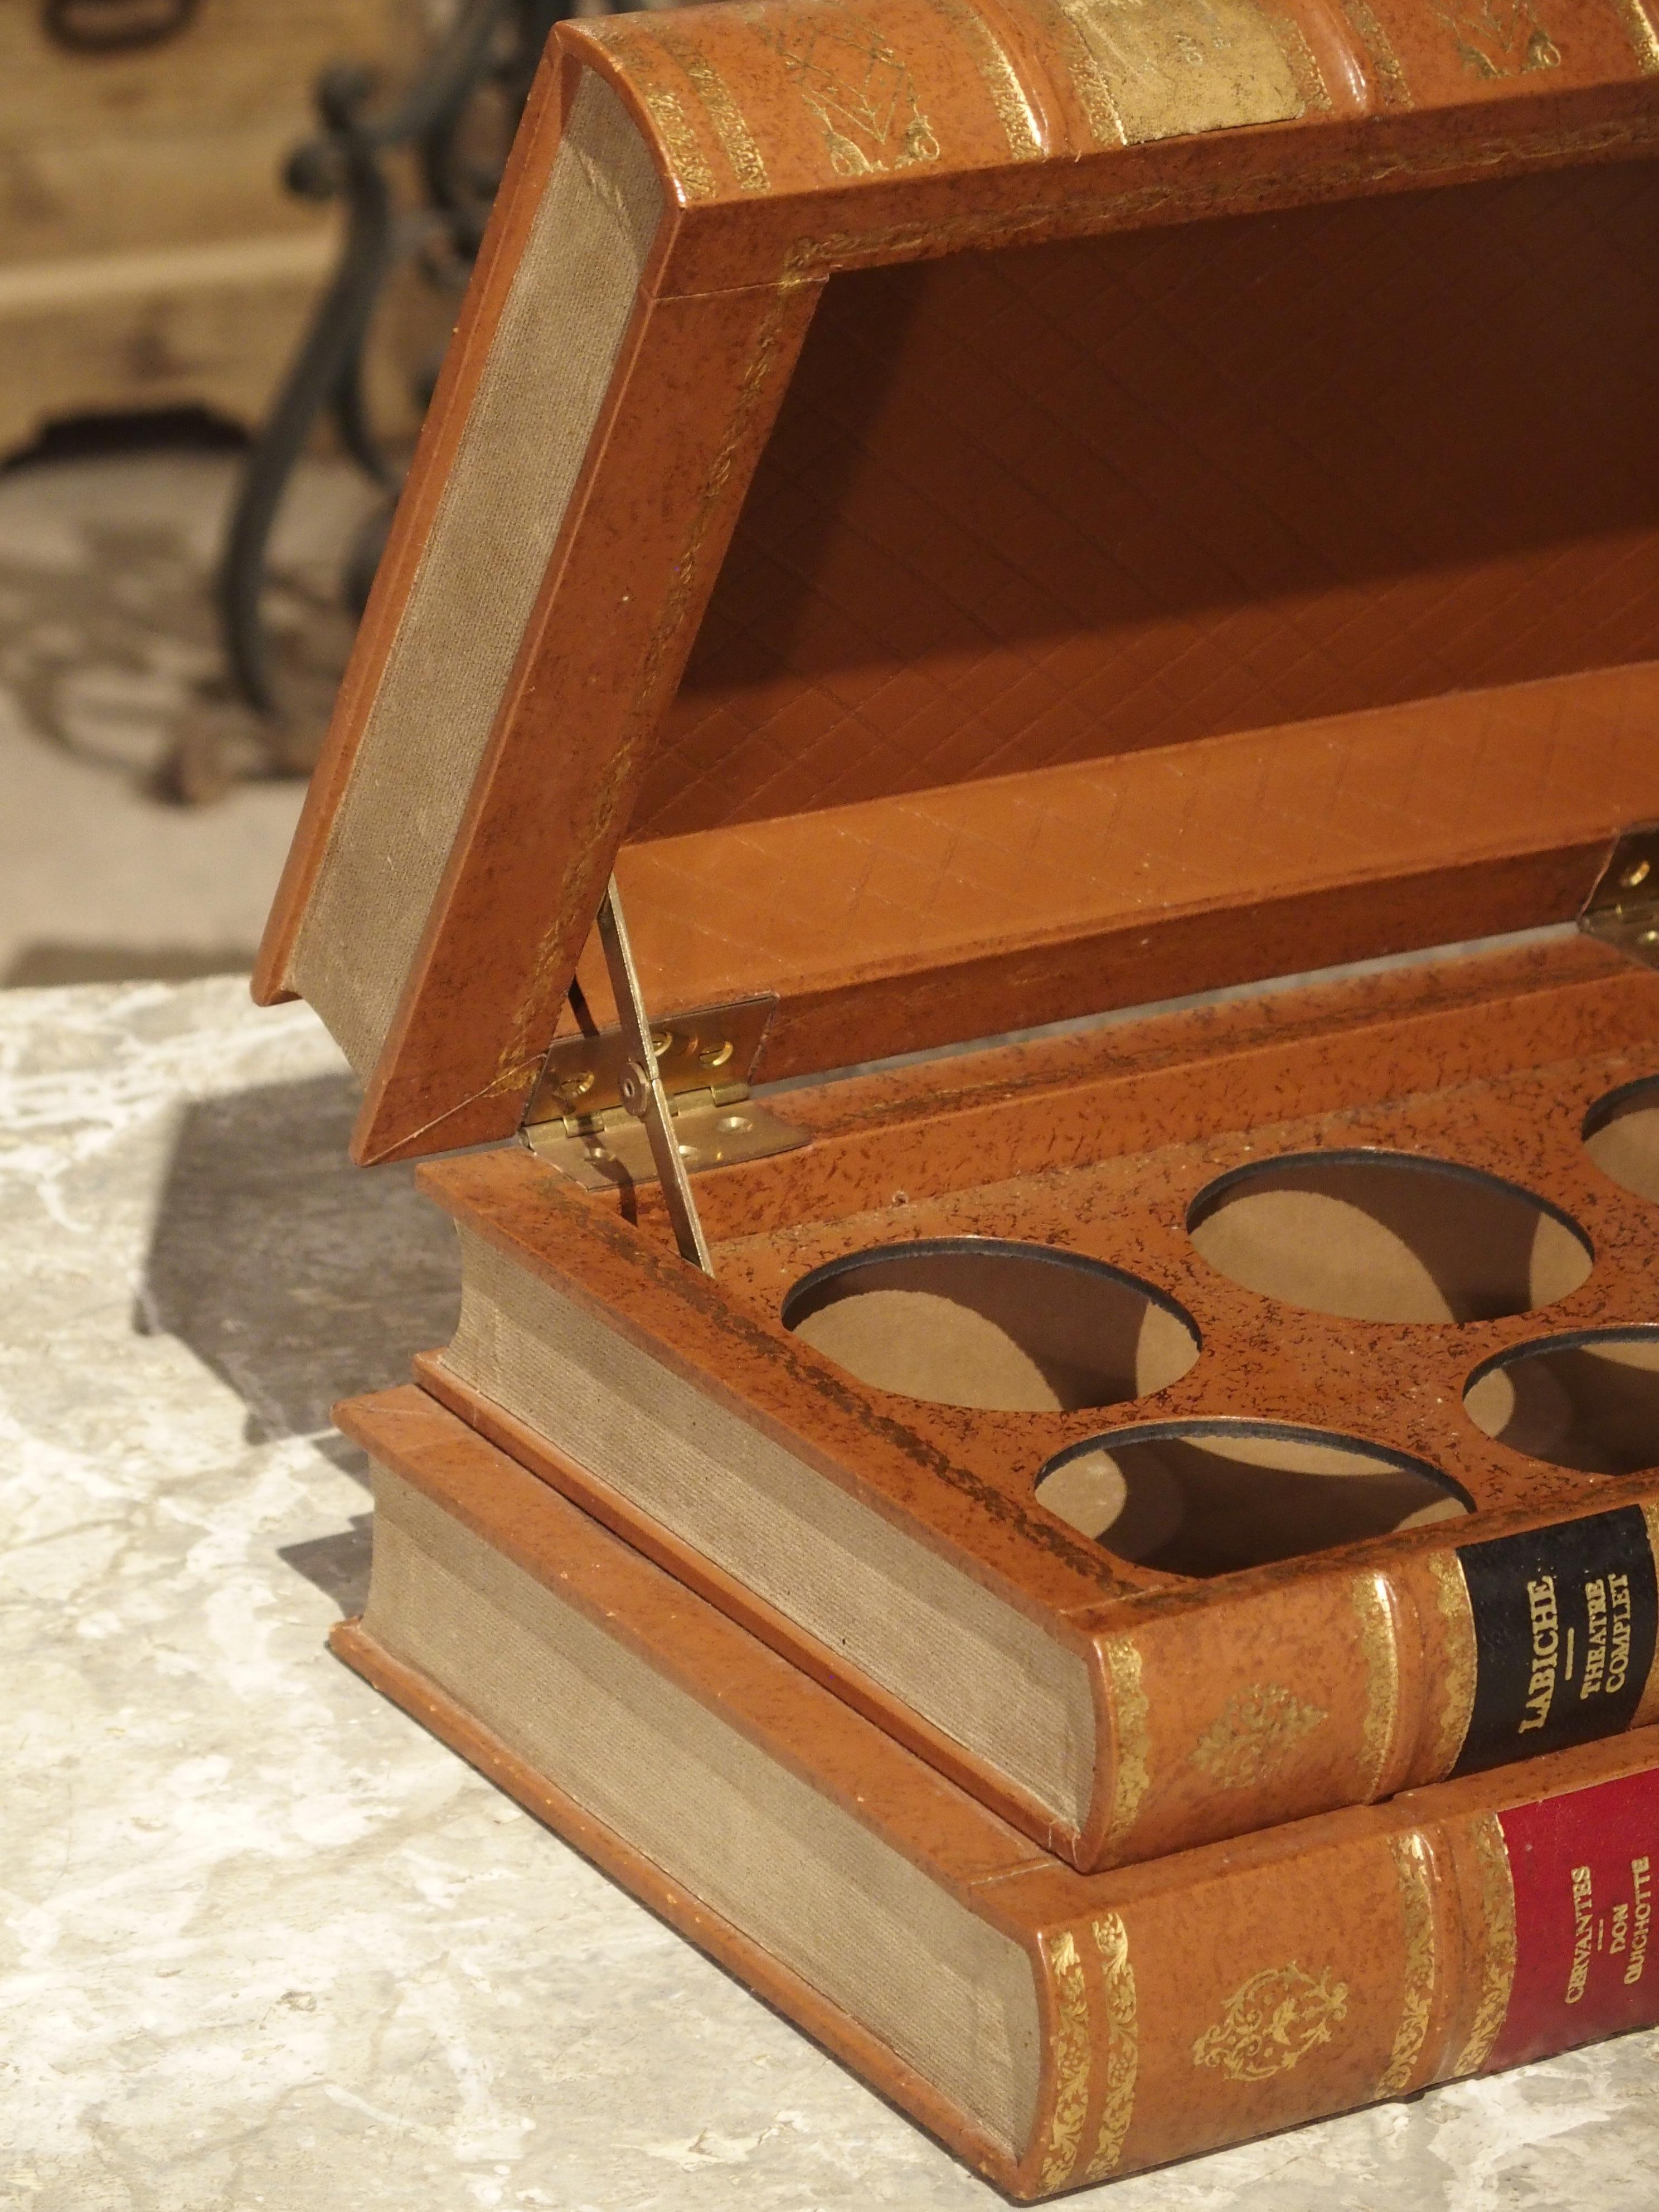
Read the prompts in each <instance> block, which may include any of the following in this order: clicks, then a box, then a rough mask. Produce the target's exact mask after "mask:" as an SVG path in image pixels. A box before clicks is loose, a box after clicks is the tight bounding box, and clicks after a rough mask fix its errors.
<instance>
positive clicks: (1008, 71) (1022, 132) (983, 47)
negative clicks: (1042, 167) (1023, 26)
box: [930, 0, 1043, 161]
mask: <svg viewBox="0 0 1659 2212" xmlns="http://www.w3.org/2000/svg"><path fill="white" fill-rule="evenodd" d="M930 5H932V6H933V8H935V9H937V10H938V12H939V14H940V15H943V16H944V18H945V21H946V22H947V23H949V24H950V25H951V27H952V28H953V29H954V30H956V31H957V33H959V35H960V37H961V39H962V42H963V45H964V46H966V47H967V48H968V51H969V53H971V54H972V56H973V58H974V67H975V69H976V70H978V71H979V75H980V82H981V83H982V84H983V85H984V87H985V89H986V92H987V94H988V95H989V97H990V101H991V105H992V106H993V107H994V108H995V110H996V112H997V120H998V122H999V123H1000V124H1001V125H1002V134H1003V136H1004V137H1005V138H1006V140H1007V141H1008V151H1009V152H1010V153H1011V154H1012V155H1013V157H1014V159H1015V161H1036V158H1037V156H1038V155H1040V154H1041V153H1042V151H1043V144H1042V129H1041V126H1040V125H1039V124H1038V121H1037V118H1036V111H1035V110H1034V109H1033V107H1032V106H1031V103H1030V99H1029V98H1028V97H1027V94H1026V91H1025V88H1024V85H1023V84H1022V83H1021V82H1020V81H1019V74H1018V70H1016V69H1015V67H1014V65H1013V64H1012V61H1010V60H1009V58H1008V55H1007V52H1006V49H1005V48H1004V46H1003V45H1002V42H1001V40H1000V39H998V38H997V36H996V35H995V33H994V32H993V31H992V29H991V27H990V25H989V24H988V23H987V21H986V20H985V18H984V17H983V16H982V15H981V14H980V13H979V12H978V10H977V9H974V8H969V7H966V6H964V5H963V0H930Z"/></svg>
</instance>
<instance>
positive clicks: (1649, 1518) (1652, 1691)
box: [1630, 64, 1659, 1728]
mask: <svg viewBox="0 0 1659 2212" xmlns="http://www.w3.org/2000/svg"><path fill="white" fill-rule="evenodd" d="M1656 66H1659V64H1656ZM1642 1518H1643V1520H1644V1521H1645V1522H1646V1523H1647V1528H1648V1549H1649V1550H1650V1552H1651V1553H1652V1554H1653V1565H1654V1571H1655V1573H1656V1574H1659V1505H1656V1504H1653V1503H1652V1501H1651V1500H1650V1502H1649V1503H1648V1504H1645V1505H1644V1507H1643V1508H1642ZM1656 1720H1659V1644H1656V1645H1655V1646H1654V1653H1653V1659H1652V1662H1651V1664H1650V1666H1649V1668H1648V1679H1647V1680H1646V1682H1645V1683H1644V1685H1643V1689H1642V1694H1641V1697H1640V1698H1639V1699H1638V1701H1637V1706H1636V1711H1635V1712H1634V1713H1633V1714H1632V1717H1631V1723H1630V1724H1631V1726H1632V1728H1646V1727H1648V1726H1649V1725H1650V1723H1652V1722H1654V1721H1656Z"/></svg>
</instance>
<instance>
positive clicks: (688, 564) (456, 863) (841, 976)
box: [256, 0, 1659, 1159]
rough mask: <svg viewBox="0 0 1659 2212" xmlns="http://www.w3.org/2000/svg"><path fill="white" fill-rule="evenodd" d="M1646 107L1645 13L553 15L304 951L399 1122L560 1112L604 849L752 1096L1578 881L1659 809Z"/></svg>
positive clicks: (503, 1121) (323, 798)
mask: <svg viewBox="0 0 1659 2212" xmlns="http://www.w3.org/2000/svg"><path fill="white" fill-rule="evenodd" d="M1500 18H1501V21H1502V23H1503V25H1504V28H1502V29H1500V28H1498V27H1497V26H1498V23H1499V21H1500ZM1656 148H1659V29H1656V20H1655V18H1653V17H1651V16H1650V14H1649V13H1648V10H1647V7H1646V5H1645V4H1644V0H1518V3H1517V5H1516V6H1515V7H1513V8H1509V9H1503V10H1498V11H1492V10H1490V9H1484V8H1481V7H1478V6H1475V5H1473V4H1470V5H1468V6H1465V5H1463V4H1462V0H1274V4H1273V6H1271V7H1269V6H1267V5H1265V4H1258V0H1156V4H1152V0H867V4H862V5H858V6H845V7H844V6H840V5H834V4H830V0H758V4H742V5H736V4H734V5H731V6H716V7H711V8H706V9H692V10H690V11H688V12H686V13H684V14H680V13H675V14H671V15H663V14H642V15H625V16H621V17H617V18H612V19H605V20H600V21H587V22H585V23H582V24H580V25H570V24H567V25H565V26H562V27H561V29H560V32H559V33H558V39H557V46H556V51H555V52H550V63H549V65H548V66H547V67H546V68H544V71H543V74H542V76H541V79H540V80H539V82H538V90H537V93H536V94H535V97H534V98H533V100H532V105H531V107H530V109H529V111H528V113H527V115H526V120H525V123H524V125H523V127H522V129H521V130H520V134H519V137H518V141H517V143H516V146H515V149H514V153H513V161H512V164H511V167H510V169H509V173H508V176H507V181H506V183H505V185H504V186H503V189H502V191H501V195H500V197H499V198H498V202H497V205H496V210H495V216H494V218H493V222H492V225H491V228H490V232H489V238H488V240H487V241H486V244H485V247H484V251H483V254H482V256H481V258H480V260H479V264H478V267H477V272H476V274H475V276H474V279H473V282H472V285H471V290H470V292H469V295H468V299H467V302H466V306H465V312H464V313H463V316H462V319H461V323H460V325H459V330H458V332H457V336H456V338H455V341H454V343H453V345H452V346H451V348H450V350H449V355H448V358H447V362H446V364H445V369H444V374H443V379H442V382H441V386H440V389H439V392H438V395H437V398H436V399H435V403H434V405H433V408H432V410H431V412H430V415H429V417H428V422H427V425H426V428H425V430H424V433H423V435H422V441H421V445H420V449H419V452H418V454H417V456H416V463H415V467H414V470H413V472H412V475H411V477H410V483H409V486H408V489H407V490H406V491H405V493H404V498H403V501H402V503H401V506H400V507H399V511H398V520H397V523H396V526H395V527H394V530H393V533H392V541H391V544H390V545H389V547H388V549H387V552H386V557H385V560H384V562H383V563H382V566H381V570H380V576H379V579H378V580H377V583H376V586H375V591H374V598H373V599H372V601H371V604H370V607H369V610H368V615H367V617H366V618H365V621H364V623H363V625H362V631H361V634H360V636H359V639H358V642H357V647H356V652H355V654H354V657H353V659H352V662H351V665H350V667H349V671H348V672H347V676H346V678H345V681H344V684H343V688H342V691H341V695H340V700H339V703H338V707H337V713H336V716H335V721H334V725H333V728H332V730H331V736H330V739H329V744H328V747H327V749H326V751H325V757H324V760H323V763H322V764H321V766H320V768H319V771H318V773H317V775H316V777H315V779H314V781H313V790H312V793H311V797H310V799H309V801H308V805H307V813H306V816H305V819H304V821H303V823H302V824H301V830H300V833H299V836H298V838H297V839H296V842H295V850H294V854H293V855H292V857H291V859H290V862H289V870H288V872H287V875H286V876H285V878H284V881H283V890H282V891H281V894H280V895H279V898H278V902H277V905H276V910H275V912H274V914H273V916H272V920H271V924H270V929H269V931H268V933H267V937H266V942H265V945H264V951H263V953H262V957H261V966H260V971H259V975H258V977H257V978H256V990H257V992H258V994H259V995H260V996H261V997H262V998H265V999H274V998H278V997H282V996H284V995H289V994H295V993H299V994H302V995H304V996H305V997H307V998H308V999H309V1000H311V1001H312V1002H313V1004H314V1005H315V1006H317V1008H318V1010H319V1012H320V1013H321V1014H322V1016H323V1018H324V1019H325V1022H326V1023H327V1024H328V1025H329V1027H330V1028H331V1030H332V1031H333V1032H334V1034H335V1036H337V1038H338V1040H339V1041H340V1042H341V1043H342V1045H343V1048H345V1050H346V1052H347V1054H348V1056H349V1058H350V1059H351V1060H352V1062H353V1064H354V1066H356V1070H357V1072H358V1073H359V1075H360V1076H361V1077H362V1079H363V1082H364V1084H365V1086H366V1098H365V1103H364V1109H363V1114H362V1120H361V1121H360V1124H359V1127H358V1132H357V1139H356V1152H357V1155H358V1157H359V1158H364V1159H375V1158H396V1157H401V1156H408V1155H410V1154H416V1153H421V1152H436V1151H441V1150H443V1149H446V1148H447V1147H451V1146H459V1145H464V1144H469V1143H475V1142H478V1141H481V1140H483V1139H489V1138H495V1137H501V1136H505V1135H507V1134H509V1133H511V1132H512V1131H513V1129H514V1128H515V1127H517V1126H518V1124H519V1122H520V1118H521V1116H522V1115H523V1113H524V1110H525V1107H526V1099H527V1098H528V1097H529V1096H530V1094H531V1092H532V1090H533V1088H534V1085H535V1083H536V1079H537V1076H538V1070H539V1068H540V1066H541V1064H542V1062H543V1060H544V1055H545V1054H546V1051H547V1049H548V1047H549V1045H550V1042H551V1040H552V1039H553V1037H554V1036H555V1033H556V1030H558V1029H559V1027H560V1026H561V1024H565V1025H568V1024H569V1023H570V1020H571V1014H570V1008H569V1004H568V998H567V993H568V989H569V987H570V985H571V982H572V978H573V973H574V971H576V969H577V965H578V962H579V960H580V963H581V965H580V980H581V985H582V989H583V993H584V994H585V996H586V1000H587V1002H588V1005H589V1006H590V1008H591V1009H592V1013H593V1014H594V1016H595V1017H596V1018H598V1019H599V1020H600V1021H601V1022H604V1021H607V1020H609V1019H610V1018H611V1001H610V999H609V995H608V992H607V989H606V986H605V975H604V969H603V967H602V965H601V964H599V963H598V962H597V961H596V959H595V957H594V954H593V951H592V946H591V945H589V944H588V939H589V933H590V930H591V927H592V921H593V917H594V915H595V912H596V909H597V908H598V906H599V901H600V899H601V897H602V896H603V894H604V892H605V884H606V879H607V877H608V876H609V875H610V873H611V870H612V868H613V866H614V868H615V871H616V874H617V879H618V882H619V884H620V885H621V888H622V890H623V893H624V895H625V899H626V905H627V910H628V914H629V921H630V923H631V927H632V932H633V937H634V941H635V950H636V952H637V955H638V960H639V967H640V972H641V981H642V983H643V986H644V993H645V997H646V1000H647V1004H648V1006H650V1007H651V1008H652V1010H653V1012H661V1013H663V1014H667V1013H670V1012H673V1011H675V1010H677V1009H681V1008H685V1007H690V1006H701V1005H705V1004H709V1003H713V1002H717V1001H722V1000H735V999H739V998H743V997H745V996H748V995H750V994H775V998H776V1001H777V1003H776V1006H775V1009H774V1010H773V1012H772V1016H771V1019H770V1024H769V1028H768V1030H767V1031H766V1036H765V1042H764V1045H763V1049H762V1054H761V1058H760V1061H759V1064H758V1066H757V1067H756V1069H755V1070H754V1073H755V1076H756V1078H757V1079H766V1078H769V1077H775V1076H784V1075H790V1074H798V1073H805V1072H811V1071H816V1070H821V1069H827V1068H831V1067H834V1066H840V1065H844V1064H846V1063H848V1062H849V1061H853V1060H863V1059H870V1058H874V1057H878V1056H880V1055H882V1054H890V1053H894V1052H900V1051H905V1050H909V1049H913V1048H920V1047H927V1046H931V1045H935V1044H942V1043H945V1042H953V1041H958V1040H961V1039H963V1038H968V1037H972V1036H983V1035H987V1034H990V1033H993V1032H995V1031H999V1030H1009V1029H1014V1028H1019V1027H1024V1026H1029V1025H1033V1024H1040V1023H1043V1022H1048V1021H1054V1020H1059V1019H1063V1018H1067V1017H1070V1016H1074V1015H1080V1014H1085V1013H1089V1012H1098V1011H1103V1010H1105V1009H1106V1008H1108V1007H1111V1006H1126V1005H1132V1004H1135V1003H1139V1002H1141V1001H1144V1000H1150V999H1153V998H1158V997H1167V996H1172V995H1176V994H1180V993H1182V992H1188V991H1192V990H1197V989H1201V988H1204V987H1212V986H1216V985H1220V984H1224V983H1229V982H1237V981H1245V980H1249V979H1251V978H1255V977H1261V976H1267V975H1279V974H1285V973H1289V972H1291V971H1293V970H1295V969H1298V968H1306V967H1310V966H1314V965H1319V964H1326V963H1332V962H1335V961H1342V960H1352V959H1358V958H1363V957H1368V956H1370V955H1373V954H1380V953H1385V952H1390V951H1401V950H1405V949H1407V948H1410V947H1414V946H1420V945H1431V944H1435V943H1440V942H1446V941H1450V940H1453V939H1457V938H1460V937H1463V936H1470V935H1480V934H1486V933H1495V932H1498V931H1503V930H1508V929H1516V928H1522V927H1529V926H1533V925H1536V924H1543V923H1547V922H1552V921H1563V920H1567V919H1570V918H1571V916H1572V915H1574V914H1575V913H1576V912H1577V910H1578V909H1579V908H1581V907H1582V905H1583V902H1584V901H1585V898H1586V896H1587V895H1588V894H1589V891H1590V890H1591V888H1592V886H1593V885H1594V884H1595V882H1596V880H1597V878H1598V876H1599V875H1600V873H1601V870H1602V868H1603V866H1604V864H1605V861H1606V860H1607V853H1608V850H1609V847H1610V845H1611V842H1612V841H1613V838H1614V837H1615V836H1616V835H1617V834H1618V833H1619V832H1620V830H1621V829H1625V828H1626V827H1627V826H1629V825H1631V824H1632V823H1640V822H1642V821H1644V820H1650V819H1653V818H1656V817H1659V742H1656V738H1655V734H1654V732H1655V730H1656V726H1659V665H1656V661H1655V656H1659V407H1656V406H1655V404H1654V382H1653V364H1654V362H1655V361H1656V360H1659V285H1656V283H1654V280H1653V272H1654V270H1655V269H1656V268H1659V169H1656V167H1654V166H1653V164H1652V163H1651V161H1643V160H1640V159H1638V156H1641V155H1651V153H1652V152H1653V150H1654V149H1656ZM1430 186H1433V187H1436V188H1437V189H1434V190H1430V189H1426V188H1427V187H1430ZM1448 187H1452V188H1455V189H1447V188H1448ZM585 947H586V951H585V950H584V948H585Z"/></svg>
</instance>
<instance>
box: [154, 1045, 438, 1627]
mask: <svg viewBox="0 0 1659 2212" xmlns="http://www.w3.org/2000/svg"><path fill="white" fill-rule="evenodd" d="M357 1103H358V1100H357V1090H356V1085H355V1084H354V1083H353V1082H352V1080H351V1079H350V1078H349V1076H345V1075H321V1076H314V1077H312V1078H309V1079H306V1080H303V1081H298V1082H290V1083H275V1084H267V1085H259V1086H256V1087H254V1088H252V1089H249V1090H245V1091H234V1092H231V1093H229V1094H228V1095H227V1096H224V1097H216V1098H208V1099H202V1100H197V1101H196V1102H194V1103H190V1104H188V1105H186V1106H185V1108H184V1109H183V1112H182V1115H181V1117H180V1120H179V1127H178V1133H177V1137H176V1140H175V1142H174V1146H173V1154H172V1158H171V1160H170V1162H169V1164H168V1168H167V1175H166V1178H165V1181H164V1182H163V1185H162V1188H161V1198H160V1201H159V1204H158V1206H157V1209H156V1213H155V1227H154V1230H153V1231H152V1235H151V1239H150V1245H149V1254H148V1256H147V1259H146V1262H145V1267H144V1271H143V1281H142V1286H141V1288H140V1291H139V1294H138V1298H137V1310H136V1312H135V1314H134V1320H133V1325H134V1327H135V1328H136V1329H137V1330H138V1331H139V1332H140V1333H141V1334H167V1335H171V1336H174V1337H177V1338H178V1339H179V1340H180V1341H181V1342H183V1343H185V1344H186V1345H188V1346H189V1347H190V1349H191V1351H192V1352H194V1353H195V1355H196V1357H197V1358H198V1359H199V1360H201V1362H202V1363H203V1364H204V1366H206V1367H207V1368H209V1369H210V1370H211V1371H212V1373H213V1374H215V1375H216V1376H218V1378H219V1379H220V1380H221V1381H222V1382H223V1383H228V1385H229V1387H230V1388H231V1389H233V1390H234V1391H235V1392H236V1393H237V1395H239V1396H240V1398H241V1399H242V1401H244V1403H245V1404H246V1407H247V1409H248V1410H247V1421H246V1437H247V1440H248V1442H249V1443H267V1442H270V1440H272V1439H273V1438H276V1437H286V1436H310V1437H316V1439H317V1441H318V1443H319V1447H320V1448H321V1449H324V1450H325V1451H327V1452H328V1453H329V1455H330V1456H331V1458H333V1459H334V1460H335V1462H336V1464H337V1465H338V1466H339V1467H341V1468H343V1470H344V1471H345V1472H346V1473H348V1474H355V1475H357V1476H358V1477H359V1478H360V1479H362V1474H363V1462H362V1454H361V1453H360V1452H359V1451H357V1449H356V1447H355V1446H353V1445H350V1444H348V1443H346V1442H345V1440H344V1439H343V1437H336V1436H334V1435H333V1434H332V1431H331V1421H330V1408H331V1407H332V1406H333V1405H334V1403H335V1402H336V1401H337V1400H338V1399H341V1398H345V1397H350V1396H352V1395H355V1394H356V1393H357V1392H358V1391H362V1390H375V1389H385V1388H386V1387H387V1386H388V1385H390V1384H392V1383H401V1382H403V1381H404V1379H405V1378H406V1376H407V1375H408V1372H409V1363H410V1358H411V1356H412V1355H413V1354H414V1353H415V1352H421V1351H428V1350H430V1349H431V1348H432V1347H434V1346H438V1345H442V1344H445V1343H447V1341H448V1340H449V1338H450V1336H451V1334H453V1329H454V1325H455V1315H456V1308H457V1304H458V1300H459V1265H458V1261H457V1256H456V1249H455V1237H454V1231H453V1229H452V1228H451V1226H450V1224H449V1222H448V1220H447V1218H446V1217H445V1216H444V1215H443V1214H441V1213H440V1212H439V1211H438V1209H437V1208H436V1207H435V1206H432V1205H430V1204H428V1202H427V1201H426V1200H423V1199H422V1198H421V1197H419V1196H418V1194H416V1189H415V1185H414V1177H413V1173H412V1171H411V1170H410V1169H408V1168H406V1167H386V1168H373V1169H364V1168H359V1167H354V1166H353V1165H352V1164H351V1162H350V1159H349V1157H348V1154H347V1144H348V1140H349V1135H350V1130H351V1124H352V1121H353V1119H354V1117H355V1115H356V1109H357ZM334 1447H337V1449H334ZM324 1586H325V1587H326V1586H327V1585H326V1584H325V1585H324Z"/></svg>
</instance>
